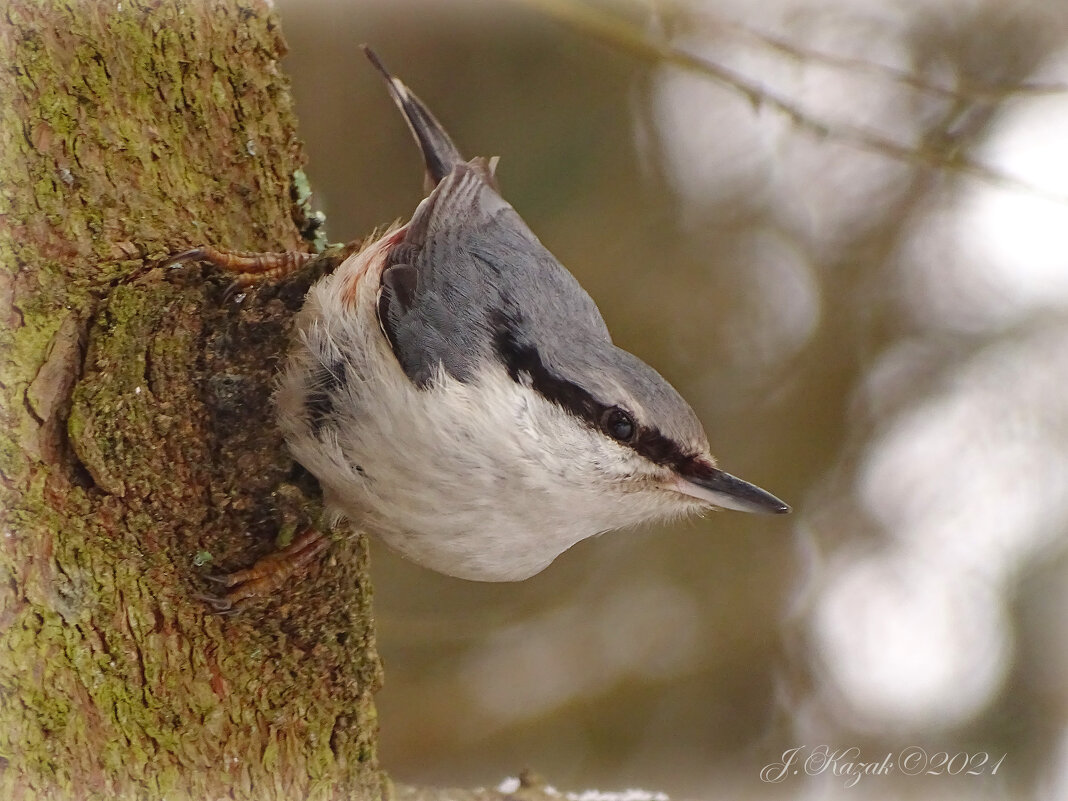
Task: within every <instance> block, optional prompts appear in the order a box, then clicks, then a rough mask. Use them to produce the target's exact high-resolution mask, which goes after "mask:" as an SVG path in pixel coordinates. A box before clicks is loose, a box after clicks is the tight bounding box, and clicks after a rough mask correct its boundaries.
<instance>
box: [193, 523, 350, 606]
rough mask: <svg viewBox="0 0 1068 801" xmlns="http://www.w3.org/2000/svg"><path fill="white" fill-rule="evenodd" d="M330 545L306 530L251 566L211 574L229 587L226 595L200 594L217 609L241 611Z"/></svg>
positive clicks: (274, 590)
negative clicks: (219, 574)
mask: <svg viewBox="0 0 1068 801" xmlns="http://www.w3.org/2000/svg"><path fill="white" fill-rule="evenodd" d="M329 547H330V538H329V537H327V536H326V535H325V534H323V533H322V532H321V531H318V530H317V529H314V528H308V529H305V530H304V531H303V532H301V534H300V535H299V536H297V537H296V538H295V539H294V540H293V542H291V543H290V544H289V545H287V546H286V547H285V548H282V549H281V550H278V551H275V552H274V553H269V554H267V555H266V556H264V557H263V558H261V559H259V560H258V561H257V562H256V563H255V564H254V565H252V566H251V567H246V568H244V569H243V570H235V571H234V572H233V573H227V574H225V575H222V576H211V577H210V579H211V580H212V581H214V582H216V583H218V584H221V585H222V586H223V587H225V588H227V591H226V592H225V593H224V594H223V595H200V596H199V597H200V599H201V600H203V601H205V602H206V603H207V604H208V605H209V606H211V607H212V608H213V609H214V610H215V611H216V612H220V613H223V614H233V613H235V612H239V611H241V610H242V609H244V608H245V607H246V606H248V605H249V604H251V603H253V602H254V601H255V599H257V598H266V597H269V596H271V595H273V594H274V593H275V592H276V591H277V590H278V589H279V588H281V587H282V586H283V585H284V584H286V583H287V582H288V581H289V580H290V579H292V578H293V577H294V576H296V575H298V574H299V573H301V572H303V571H304V570H305V569H306V568H307V567H308V566H309V565H310V564H311V563H312V562H313V561H314V560H315V558H316V557H317V556H319V555H320V554H322V553H323V552H324V551H326V550H327V549H328V548H329Z"/></svg>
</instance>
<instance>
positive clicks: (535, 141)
mask: <svg viewBox="0 0 1068 801" xmlns="http://www.w3.org/2000/svg"><path fill="white" fill-rule="evenodd" d="M278 8H279V10H280V13H281V17H282V21H283V27H284V32H285V36H286V37H287V39H288V42H289V44H290V47H291V52H290V55H289V56H288V58H287V60H286V62H285V67H286V69H287V70H288V72H289V74H290V76H291V77H292V81H293V87H294V92H295V96H296V102H297V108H298V112H299V116H300V120H301V128H302V133H303V137H304V139H305V140H306V142H307V146H308V152H309V154H310V159H311V163H310V164H309V166H308V173H309V176H310V178H311V183H312V187H313V189H314V191H315V197H316V199H317V203H318V205H319V207H320V208H322V209H323V210H324V211H325V212H326V215H327V233H328V237H329V238H330V240H331V241H342V240H348V239H353V238H357V237H361V236H363V235H365V234H367V233H368V232H370V231H371V229H372V228H374V227H375V226H376V225H380V224H384V223H388V222H390V221H392V220H394V219H396V218H405V219H406V218H407V217H408V216H409V215H410V214H411V211H412V210H413V208H414V206H415V204H416V203H417V202H418V200H419V199H420V198H421V197H422V194H421V186H422V166H421V163H420V161H419V158H418V155H417V152H416V150H415V147H414V145H413V144H412V142H411V141H410V140H409V138H408V133H407V130H406V129H405V127H404V124H403V122H402V121H401V118H400V117H399V115H398V114H397V112H396V111H395V110H394V108H393V106H392V105H391V103H390V101H389V100H388V98H387V95H386V92H385V90H384V87H383V86H382V84H381V82H380V79H379V78H378V76H377V75H376V74H375V73H374V72H373V70H372V69H371V68H370V67H369V66H368V65H367V64H366V63H365V61H364V59H363V56H362V54H361V53H360V51H359V49H358V45H359V44H360V43H361V42H368V43H371V44H372V45H373V46H374V47H375V48H376V49H377V50H378V52H379V53H380V54H381V56H382V58H383V59H384V60H385V61H386V63H387V64H388V65H389V66H390V67H391V68H392V69H393V70H394V71H395V72H396V73H397V74H398V75H400V76H401V77H402V78H403V79H404V80H405V81H406V82H407V83H409V84H410V85H411V86H412V87H413V89H414V90H415V91H416V92H417V93H418V94H420V95H421V96H422V98H423V99H424V100H425V101H426V102H427V103H428V104H429V106H430V107H431V108H432V109H433V110H434V111H435V112H436V113H437V115H438V116H439V117H440V118H441V119H442V121H443V122H444V123H445V124H446V126H447V127H448V128H449V130H450V131H451V132H452V134H453V136H454V138H455V139H456V141H457V142H458V143H459V145H460V147H461V149H462V150H464V151H465V153H467V154H469V155H487V156H489V155H499V156H500V157H501V163H500V167H499V170H498V175H499V178H500V183H501V186H502V190H503V193H504V195H505V196H506V197H507V198H508V199H509V200H510V201H511V203H512V204H513V205H514V206H515V207H516V208H517V209H518V210H519V212H520V213H521V214H522V215H523V216H524V217H525V218H526V220H527V222H528V223H529V224H530V226H531V227H532V228H533V230H534V231H535V232H536V233H538V235H539V236H540V238H541V239H542V240H543V242H544V243H545V244H546V245H547V246H548V247H549V248H550V249H551V250H552V251H553V252H554V253H555V254H556V255H557V256H558V257H559V258H560V259H561V261H563V262H564V264H566V265H567V266H568V267H569V268H570V269H571V271H572V272H574V273H575V275H576V276H577V277H578V278H579V280H580V281H581V282H582V283H583V284H584V285H585V286H586V288H587V289H588V290H589V291H590V293H591V294H592V295H593V297H594V298H595V299H596V300H597V301H598V303H599V305H600V307H601V310H602V312H603V313H604V316H605V318H606V319H607V321H608V324H609V327H610V328H611V330H612V332H613V334H614V336H615V339H616V341H617V343H618V344H620V345H621V346H623V347H625V348H627V349H629V350H632V351H634V352H635V353H637V354H638V355H639V356H641V357H642V358H644V359H645V360H646V361H648V362H650V363H651V364H653V365H654V366H656V367H657V368H658V369H659V370H660V371H661V372H662V373H663V374H664V375H665V376H666V377H667V378H668V379H669V380H671V381H672V382H673V383H674V384H675V385H676V386H677V387H678V389H679V390H680V391H681V392H682V394H683V395H684V396H685V397H686V398H688V399H689V400H690V402H691V403H692V404H693V406H694V407H695V409H696V410H697V413H698V414H699V416H700V417H701V418H702V420H703V421H704V422H705V424H706V428H707V430H708V434H709V439H710V441H711V442H712V446H713V451H714V453H716V454H717V455H718V457H719V458H720V462H721V464H722V466H724V467H725V468H726V469H727V470H729V471H731V472H732V473H735V474H737V475H740V476H742V477H744V478H746V479H748V480H750V481H753V482H755V483H758V484H760V485H761V486H764V487H766V488H767V489H769V490H771V491H772V492H774V493H775V494H777V495H779V496H780V497H782V498H783V499H785V500H787V501H788V502H789V503H791V504H793V506H794V509H795V514H794V515H792V516H791V517H788V518H777V517H752V516H747V515H743V514H739V513H733V512H724V513H719V514H714V515H709V516H708V517H707V518H705V519H701V520H694V521H690V522H688V523H681V524H678V525H675V526H671V527H667V528H662V529H657V530H641V531H627V532H618V533H612V534H610V535H606V536H603V537H599V538H596V539H593V540H589V541H586V542H583V543H581V544H580V545H579V546H577V547H575V548H574V549H573V550H572V551H570V552H568V553H566V554H564V555H563V556H562V557H561V558H560V559H558V560H557V562H556V563H555V564H554V565H553V566H552V567H551V568H550V569H548V570H547V571H545V572H544V573H543V574H541V575H539V576H537V577H535V578H533V579H531V580H529V581H526V582H523V583H519V584H505V585H491V584H476V583H469V582H464V581H460V580H455V579H449V578H446V577H443V576H439V575H437V574H434V573H431V572H429V571H426V570H423V569H420V568H417V567H415V566H413V565H410V564H407V563H405V562H404V561H402V560H401V559H399V558H397V557H396V556H394V555H393V554H391V553H390V552H388V551H387V550H386V549H385V548H383V547H380V546H378V545H377V544H376V546H375V550H374V552H373V568H372V569H373V575H374V579H375V590H376V599H375V605H376V611H377V619H378V635H379V645H380V649H381V652H382V655H383V658H384V660H385V666H386V687H385V689H384V690H383V691H382V692H381V694H380V696H379V711H380V719H381V737H382V758H383V761H384V763H385V765H386V766H387V768H388V769H389V770H390V771H391V773H392V775H393V776H394V778H395V779H397V780H399V781H405V782H416V783H432V784H437V785H464V786H476V785H495V784H497V782H498V781H500V779H501V778H503V777H504V776H507V775H510V774H511V775H514V774H515V773H516V772H517V771H519V770H520V769H522V768H524V767H531V768H534V769H535V770H537V771H538V772H539V773H541V774H543V775H544V776H545V777H547V778H548V779H549V780H551V781H552V782H553V783H554V784H556V785H557V786H559V787H562V788H567V789H579V788H585V787H598V788H602V789H618V788H623V787H629V786H641V787H646V788H650V789H655V790H662V791H665V792H667V793H669V794H671V795H672V797H675V798H693V799H699V798H700V799H715V798H753V799H778V798H820V799H827V798H829V799H835V798H849V799H879V798H901V797H909V798H923V799H928V798H929V799H942V798H974V799H1018V798H1033V799H1049V800H1050V801H1053V800H1054V799H1063V798H1068V623H1066V620H1068V547H1066V546H1068V538H1066V536H1065V533H1066V530H1068V4H1066V3H1065V2H1064V0H1013V2H1005V0H911V1H910V2H904V3H888V2H885V0H764V1H763V2H759V3H752V2H748V1H746V0H706V1H705V2H696V1H695V2H689V3H679V4H674V3H660V2H652V1H650V2H649V3H647V4H642V3H626V4H624V3H622V2H617V3H612V2H602V3H600V4H597V5H588V4H580V3H577V2H566V0H561V1H560V2H557V0H539V2H529V3H523V2H495V3H489V2H481V3H479V2H449V3H444V2H429V0H428V1H427V2H421V3H420V2H411V1H407V2H397V1H396V0H380V2H370V1H369V0H361V1H360V2H356V0H352V1H351V2H347V1H346V2H342V0H316V1H315V2H312V1H311V0H303V1H301V0H280V2H279V3H278ZM635 34H636V35H637V36H636V37H635ZM649 45H651V46H652V47H653V48H654V49H655V48H668V49H672V50H673V51H675V52H676V54H689V55H690V56H696V57H698V58H699V59H704V60H706V63H705V67H704V68H700V69H699V68H689V69H687V68H684V67H683V66H681V65H680V64H678V63H674V64H673V63H668V62H665V61H659V62H658V61H655V60H653V59H651V58H649V51H648V49H647V46H649ZM677 58H678V57H677ZM694 66H695V65H693V64H691V67H694ZM697 66H699V65H697ZM724 70H726V72H724ZM717 75H718V76H719V78H720V79H719V80H717ZM725 76H726V77H727V80H722V79H723V78H724V77H725ZM743 89H744V91H743ZM787 112H789V113H787ZM820 745H829V746H831V747H832V749H835V748H847V747H850V746H855V747H856V748H858V749H859V750H860V755H859V757H855V758H857V759H860V760H864V761H881V760H883V758H884V757H885V756H887V755H888V754H889V755H891V758H892V759H893V760H894V761H895V762H898V761H899V760H900V758H901V756H902V752H903V751H904V749H906V748H908V747H913V746H915V747H920V748H923V749H925V751H926V753H927V754H928V757H929V758H930V764H929V765H927V766H926V767H927V769H929V770H933V771H935V772H936V774H937V775H936V774H928V773H926V772H923V773H921V775H916V776H905V775H902V772H901V771H900V770H898V769H895V770H894V771H893V772H891V773H890V774H889V775H882V776H864V777H862V778H861V779H860V781H859V782H858V783H856V785H855V786H852V787H849V786H847V784H848V782H847V781H846V780H845V779H844V778H843V777H838V776H833V775H830V774H829V772H828V771H826V770H825V771H823V772H820V771H819V770H818V768H819V765H818V764H813V763H809V764H808V767H809V771H808V772H809V773H811V774H813V775H807V774H806V771H805V770H804V767H805V765H802V764H798V765H793V766H792V767H790V768H789V770H786V771H780V773H781V774H782V775H781V778H782V781H781V782H777V783H776V782H768V781H762V780H761V769H762V768H763V767H764V766H765V765H769V764H773V763H776V762H781V761H782V760H783V752H784V751H786V750H787V749H791V748H798V747H802V748H803V749H804V750H803V751H802V752H800V756H801V757H802V758H804V757H806V756H809V755H810V754H811V753H812V752H813V751H814V750H815V749H816V748H817V747H818V746H820ZM939 752H944V753H945V754H946V755H947V756H946V757H944V758H943V757H937V756H935V755H936V754H937V753H939ZM984 752H985V753H986V754H988V759H987V760H986V761H985V762H981V761H980V759H981V757H980V756H979V755H981V754H982V753H984ZM959 753H963V754H965V755H967V756H968V757H969V758H970V761H967V769H963V768H964V766H965V761H962V758H960V757H957V758H956V760H955V761H952V760H950V757H955V756H956V755H957V754H959ZM1002 757H1004V759H1002ZM999 760H1001V761H1000V762H999ZM996 762H997V763H998V766H997V770H996V772H995V771H994V767H995V763H996ZM939 763H941V765H939ZM917 764H918V763H917V762H916V761H915V759H914V760H913V761H912V762H911V763H910V766H911V768H913V769H915V768H916V767H917ZM920 767H923V766H922V765H921V766H920ZM795 769H796V770H797V771H798V772H797V774H794V773H792V772H791V771H792V770H795ZM969 771H974V773H973V774H972V775H969ZM773 773H774V771H773ZM950 773H954V774H956V775H948V774H950ZM992 774H993V775H992ZM765 778H773V776H769V775H767V774H765Z"/></svg>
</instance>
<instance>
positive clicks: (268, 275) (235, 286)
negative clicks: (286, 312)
mask: <svg viewBox="0 0 1068 801" xmlns="http://www.w3.org/2000/svg"><path fill="white" fill-rule="evenodd" d="M314 258H316V254H314V253H301V252H299V251H295V250H286V251H282V252H280V253H251V252H247V251H237V250H218V249H216V248H213V247H210V246H208V245H205V246H203V247H199V248H193V249H192V250H187V251H185V252H183V253H176V254H175V255H173V256H171V257H169V258H168V259H167V260H166V261H164V262H163V264H162V265H161V266H162V267H173V266H175V265H177V264H184V263H185V262H190V261H203V262H207V263H208V264H211V265H213V266H215V267H218V268H219V269H220V270H225V271H226V272H229V273H237V275H236V277H235V278H234V280H233V282H232V283H231V284H230V286H228V287H227V288H226V294H225V297H227V298H230V297H232V296H233V295H234V294H236V293H238V292H240V291H242V290H244V289H246V288H247V287H250V286H252V285H253V284H255V283H258V282H260V281H278V280H280V279H282V278H285V277H286V276H287V275H289V274H290V273H294V272H296V271H297V270H299V269H300V268H301V267H303V266H305V265H306V264H307V263H308V262H310V261H311V260H312V259H314Z"/></svg>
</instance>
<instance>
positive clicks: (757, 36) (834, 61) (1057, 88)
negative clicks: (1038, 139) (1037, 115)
mask: <svg viewBox="0 0 1068 801" xmlns="http://www.w3.org/2000/svg"><path fill="white" fill-rule="evenodd" d="M714 24H715V25H716V26H717V27H720V28H724V29H726V30H730V31H732V32H734V33H736V34H737V35H739V36H740V37H744V38H747V39H752V40H754V41H756V42H759V43H760V44H763V45H765V46H766V47H768V48H769V49H771V50H774V51H776V52H779V53H781V54H782V55H784V56H786V57H788V58H791V59H793V60H794V61H799V62H803V63H817V64H820V63H821V64H826V65H828V66H831V67H838V68H840V69H843V70H848V71H850V72H867V73H869V74H872V75H877V76H880V77H882V78H886V79H888V80H890V81H893V82H894V83H899V84H902V85H904V86H908V87H909V88H911V89H915V90H916V91H918V92H922V93H924V94H929V95H934V96H936V97H943V98H946V99H947V100H971V101H975V102H981V103H995V102H999V101H1002V100H1005V98H1007V97H1011V96H1020V95H1052V94H1065V93H1068V84H1062V83H1021V84H1016V85H1014V86H958V87H956V88H949V87H945V86H938V85H937V84H933V83H930V82H928V81H925V80H924V79H923V78H920V77H919V76H917V75H916V74H914V73H911V72H907V71H905V70H899V69H896V68H895V67H890V66H887V65H885V64H875V63H873V62H871V61H865V60H864V59H861V58H850V57H848V56H836V55H834V54H832V53H825V52H823V51H820V50H810V49H808V48H806V47H801V46H800V45H796V44H794V43H793V42H791V41H789V40H787V39H783V38H781V37H778V36H774V35H772V34H770V33H765V32H763V31H758V30H756V29H755V28H751V27H749V26H747V25H743V24H742V23H740V22H733V21H731V20H723V19H717V20H715V22H714Z"/></svg>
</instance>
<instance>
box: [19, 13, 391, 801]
mask: <svg viewBox="0 0 1068 801" xmlns="http://www.w3.org/2000/svg"><path fill="white" fill-rule="evenodd" d="M284 51H285V45H284V41H283V40H282V38H281V33H280V31H279V28H278V22H277V19H276V18H275V16H274V15H273V13H272V12H271V11H270V9H269V8H268V6H267V4H266V3H264V2H256V1H255V0H230V1H228V2H220V3H210V4H209V3H186V2H182V1H181V0H164V2H155V1H154V0H134V1H133V2H131V0H122V2H113V3H108V4H103V3H99V4H98V3H84V2H80V0H68V2H63V0H52V2H44V3H42V2H38V0H15V1H14V2H9V3H8V4H6V6H5V7H4V8H3V9H2V10H0V63H3V64H5V65H6V66H5V69H4V70H3V71H0V97H3V99H4V103H2V104H0V174H2V175H3V176H4V181H3V185H2V186H0V220H2V222H0V494H2V498H0V504H2V507H0V797H4V798H19V797H26V798H34V797H76V798H79V799H81V798H89V799H92V798H108V799H110V798H145V797H166V798H190V799H193V798H195V799H202V798H210V797H219V796H226V797H234V798H256V799H266V798H294V797H310V798H355V797H363V798H370V797H378V796H380V795H381V790H382V783H383V779H382V774H381V772H380V770H379V767H378V763H377V756H376V750H375V746H376V739H375V727H376V721H375V712H374V705H373V693H374V691H375V690H376V689H377V687H378V685H379V683H380V680H381V671H380V666H379V663H378V659H377V655H376V652H375V647H374V632H373V625H372V619H371V611H370V586H369V583H368V581H367V575H366V547H365V543H364V542H363V541H362V539H360V538H355V537H349V538H343V539H340V540H339V541H338V542H336V543H335V544H334V546H333V548H332V550H331V553H330V555H329V556H328V557H327V558H326V559H325V560H323V562H322V563H321V564H319V565H317V566H315V567H313V568H312V569H311V571H310V572H309V573H308V575H307V576H305V577H304V579H303V580H302V581H300V582H299V583H297V584H296V585H295V586H291V587H288V588H286V590H285V591H284V592H282V593H280V594H279V596H278V597H277V598H274V599H271V600H269V601H267V602H265V603H264V604H262V605H260V606H259V607H256V608H254V609H252V610H249V611H247V612H245V613H243V614H241V615H237V616H233V617H220V616H218V615H216V614H214V613H212V612H211V611H210V609H209V608H208V607H207V606H206V605H205V604H204V603H203V601H202V600H201V598H200V597H199V596H200V595H201V594H202V593H204V592H205V591H206V590H208V589H209V585H208V584H207V583H206V582H205V579H204V576H205V573H207V572H208V571H220V570H228V569H234V568H237V567H241V566H245V565H247V564H249V563H251V562H252V561H253V560H254V559H255V558H256V557H258V556H259V555H262V554H263V553H266V552H268V551H269V550H270V549H272V548H273V547H274V542H275V539H276V538H277V537H278V536H279V534H280V533H282V534H284V533H285V532H287V531H289V532H291V531H292V530H293V529H294V528H295V527H299V526H302V525H306V524H307V523H308V522H310V521H312V520H314V518H315V517H316V500H315V497H314V488H313V487H312V486H310V482H309V481H308V480H307V478H306V477H305V476H302V475H301V473H300V471H299V469H296V468H295V467H294V465H293V464H292V462H291V461H290V459H289V458H288V456H287V455H286V452H285V449H284V446H283V444H282V442H281V438H280V435H279V434H278V432H277V429H276V428H275V426H274V422H273V414H272V410H271V404H270V390H271V386H272V380H273V376H274V373H275V370H276V368H277V364H278V360H279V358H280V357H281V354H282V353H283V352H284V349H285V346H286V342H287V339H288V336H289V329H290V324H291V323H290V321H291V317H292V314H293V312H294V311H295V309H296V308H298V307H299V305H300V301H301V297H302V292H303V290H304V289H306V287H307V283H308V281H309V280H310V278H311V275H310V274H303V275H300V276H296V277H294V278H293V279H291V280H289V281H287V282H285V283H283V284H281V285H278V286H272V287H266V288H264V289H262V290H257V291H255V292H252V293H250V294H249V296H248V297H247V298H246V299H245V300H244V302H243V303H234V302H226V301H225V300H224V293H223V288H224V287H225V284H226V279H225V278H223V277H221V276H218V275H215V274H213V273H212V272H211V271H210V270H207V269H203V268H199V267H196V266H183V267H181V268H177V269H173V270H167V271H163V270H160V269H158V268H157V267H156V265H157V264H158V261H159V259H160V258H162V257H163V256H164V255H165V254H167V253H169V252H172V251H174V250H177V249H181V248H184V247H187V246H190V245H196V244H202V243H205V244H215V245H220V246H223V247H228V248H234V249H246V250H281V249H301V248H307V247H308V238H307V237H306V236H305V235H306V234H307V235H308V236H309V237H310V235H311V231H312V228H313V226H312V225H311V224H310V222H311V220H310V217H309V212H308V208H307V203H306V189H305V188H304V187H303V186H302V185H301V180H302V178H301V176H302V173H301V167H302V163H303V153H302V150H301V145H300V142H299V140H298V139H297V136H296V127H295V119H294V115H293V108H292V103H291V101H290V97H289V93H288V85H287V83H286V80H285V78H284V76H283V74H282V72H281V69H280V66H279V63H278V62H279V59H280V58H281V56H282V55H283V54H284ZM320 266H321V265H320Z"/></svg>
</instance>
